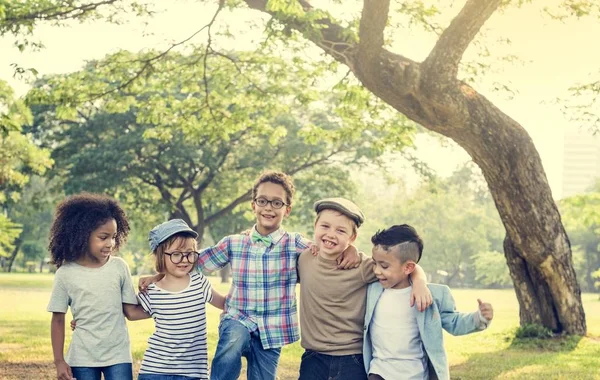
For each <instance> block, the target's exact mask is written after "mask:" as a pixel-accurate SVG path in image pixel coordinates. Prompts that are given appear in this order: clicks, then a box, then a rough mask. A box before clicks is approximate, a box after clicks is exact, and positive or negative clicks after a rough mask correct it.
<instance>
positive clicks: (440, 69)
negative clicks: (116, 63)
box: [131, 0, 596, 334]
mask: <svg viewBox="0 0 600 380" xmlns="http://www.w3.org/2000/svg"><path fill="white" fill-rule="evenodd" d="M243 3H245V5H247V6H248V7H249V8H250V9H254V10H258V11H261V12H264V13H266V14H268V15H270V16H271V19H270V20H269V21H268V22H267V26H268V31H269V34H270V36H276V37H282V38H283V39H286V40H287V39H289V38H290V37H291V38H292V39H294V38H298V36H302V37H304V38H306V39H307V40H309V41H312V43H314V44H315V45H316V46H318V47H319V48H320V49H322V51H323V52H325V53H326V54H327V55H329V56H330V57H331V58H333V59H334V60H335V61H337V62H339V63H341V64H343V65H346V66H348V68H349V69H350V70H351V71H352V73H353V74H354V76H355V77H356V78H357V79H358V80H359V81H360V82H361V83H362V84H363V85H364V86H365V88H367V89H368V90H369V91H371V92H372V93H373V94H375V95H376V96H377V97H379V98H380V99H382V100H383V101H384V102H386V103H387V104H389V105H390V106H392V107H393V108H395V109H396V110H397V111H399V112H400V113H402V114H404V115H406V116H407V117H408V118H409V119H411V120H413V121H415V122H417V123H419V124H420V125H422V126H423V127H425V128H427V129H430V130H432V131H435V132H438V133H441V134H442V135H444V136H447V137H449V138H451V139H453V140H454V141H456V142H457V143H458V144H459V145H460V146H461V147H463V148H464V149H465V150H466V151H467V153H468V154H469V155H470V156H471V157H472V158H473V160H474V162H475V163H476V164H477V165H478V166H479V167H480V168H481V170H482V172H483V175H484V177H485V179H486V182H487V184H488V186H489V189H490V191H491V193H492V196H493V199H494V202H495V204H496V207H497V209H498V212H499V214H500V217H501V219H502V222H503V224H504V227H505V229H506V238H505V242H504V253H505V256H506V260H507V263H508V266H509V269H510V273H511V277H512V280H513V282H514V284H515V289H516V293H517V298H518V300H519V305H520V316H521V323H522V324H525V323H539V324H542V325H544V326H546V327H548V328H551V329H552V330H554V331H556V332H560V331H564V332H566V333H568V334H585V332H586V325H585V315H584V311H583V307H582V305H581V297H580V288H579V286H578V284H577V280H576V275H575V272H574V269H573V264H572V255H571V249H570V245H569V241H568V238H567V235H566V233H565V230H564V227H563V225H562V222H561V220H560V215H559V213H558V209H557V207H556V205H555V203H554V201H553V199H552V195H551V192H550V188H549V186H548V181H547V178H546V175H545V172H544V169H543V167H542V164H541V160H540V158H539V155H538V153H537V151H536V149H535V147H534V145H533V142H532V141H531V138H530V137H529V136H528V134H527V133H526V131H525V130H524V129H523V128H522V127H521V126H520V125H519V124H518V123H517V122H516V121H515V120H513V119H511V118H510V117H509V116H508V115H506V114H505V113H503V112H502V111H500V110H499V109H498V108H497V107H495V106H494V105H493V104H492V103H491V102H490V101H489V100H487V99H486V98H485V97H484V96H482V95H481V94H479V93H478V92H477V91H476V90H475V89H474V88H473V87H472V86H470V85H468V84H467V83H465V82H464V81H463V80H461V78H459V75H462V73H460V74H459V68H461V67H460V65H461V62H462V59H463V54H464V52H465V50H466V49H467V48H468V47H469V46H470V45H472V42H473V40H474V38H475V37H476V36H477V34H478V33H479V31H480V29H481V27H482V26H483V25H484V24H485V22H486V21H487V20H488V18H489V17H490V16H492V14H494V13H495V12H496V11H497V10H498V8H499V7H500V5H501V4H503V5H504V6H507V5H510V4H511V2H510V1H501V0H467V1H466V3H465V4H464V6H463V8H462V10H461V11H460V12H459V13H458V14H457V16H456V17H455V18H454V19H453V20H452V22H450V23H449V25H448V26H447V27H441V26H440V25H438V24H435V23H431V17H430V16H432V15H434V16H435V15H436V14H437V9H436V8H435V7H426V6H424V5H423V3H421V2H416V3H414V4H413V3H408V4H407V3H400V4H398V9H394V11H396V10H398V11H399V13H400V14H404V15H407V16H408V17H409V20H410V22H417V23H419V24H421V25H427V26H428V27H429V29H430V30H432V31H434V32H438V33H439V39H438V41H437V43H436V44H435V46H434V47H433V49H432V50H431V52H430V54H429V55H428V57H427V58H426V59H424V60H423V61H422V62H416V61H414V60H411V59H409V58H407V57H405V56H403V55H400V54H397V53H394V52H392V51H390V50H389V49H388V46H389V42H390V39H387V38H386V37H387V36H385V32H386V27H388V25H393V23H390V22H389V15H390V1H389V0H384V1H380V0H367V1H364V5H363V10H362V13H361V14H360V16H359V17H358V18H357V19H356V20H344V21H343V22H339V21H338V20H335V19H334V18H333V17H332V16H331V15H330V14H329V13H327V12H326V11H324V10H321V9H316V8H314V7H313V6H311V5H310V4H309V3H308V2H306V1H304V0H294V1H287V0H245V1H244V2H243ZM514 3H518V4H521V3H522V2H521V1H519V2H514ZM562 3H563V4H564V5H566V6H567V9H581V8H582V7H585V6H589V7H591V8H592V9H596V6H594V4H595V2H593V1H586V0H583V1H577V2H575V1H571V0H565V1H563V2H562ZM582 4H583V5H582ZM225 5H227V6H229V7H239V6H241V5H242V3H241V2H227V3H226V2H225V1H224V0H221V1H219V7H218V11H217V14H218V13H219V12H220V11H221V10H222V9H223V7H224V6H225ZM217 14H215V17H214V18H213V21H211V23H210V24H209V25H207V26H206V27H207V28H208V30H209V33H208V36H209V46H210V41H211V34H210V26H211V25H212V24H213V22H214V19H215V18H216V16H217ZM206 27H205V28H206ZM388 31H389V30H388ZM174 46H175V45H174ZM169 50H170V49H169ZM158 57H160V56H158ZM153 62H154V61H153V60H147V61H146V64H145V65H144V66H143V69H142V70H141V71H133V72H131V79H132V80H135V79H136V78H139V77H140V76H141V72H143V71H145V69H146V68H148V67H151V66H152V63H153Z"/></svg>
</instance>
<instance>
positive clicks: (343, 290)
mask: <svg viewBox="0 0 600 380" xmlns="http://www.w3.org/2000/svg"><path fill="white" fill-rule="evenodd" d="M314 207H315V211H316V213H317V216H316V220H315V234H314V244H315V245H316V247H317V249H318V254H317V255H316V256H315V255H313V254H312V253H311V251H310V249H308V250H306V251H304V252H303V253H302V254H301V255H300V258H299V259H298V274H299V277H300V334H301V344H302V347H303V348H304V349H305V352H304V354H303V355H302V361H301V364H300V380H321V379H323V380H327V379H329V378H330V377H331V376H333V377H334V378H336V379H344V380H366V379H367V373H366V371H365V366H364V362H363V355H362V349H363V324H364V318H365V306H366V295H367V285H368V284H369V283H373V282H376V281H377V278H376V276H375V274H374V272H373V267H374V262H373V260H372V259H371V258H370V257H368V256H366V255H364V253H361V255H362V261H361V263H360V266H359V268H358V270H348V271H339V270H337V263H336V259H337V258H338V257H339V256H340V255H341V253H342V252H343V251H344V250H345V249H346V248H347V247H348V246H349V245H350V244H351V243H352V242H354V240H355V239H356V236H357V233H358V228H359V227H360V226H361V224H362V223H363V222H364V215H363V213H362V211H361V210H360V209H359V208H358V206H356V205H355V204H354V203H353V202H351V201H349V200H347V199H344V198H327V199H322V200H320V201H317V202H316V203H315V205H314ZM412 281H413V287H414V292H415V294H427V295H428V296H429V297H428V299H431V294H430V293H429V291H428V289H427V285H426V281H425V273H424V272H423V270H422V269H421V268H420V267H419V266H417V267H416V269H415V272H413V274H412ZM429 303H431V301H429ZM407 306H408V305H407ZM426 306H428V305H418V308H419V309H420V310H421V311H423V310H424V309H425V307H426Z"/></svg>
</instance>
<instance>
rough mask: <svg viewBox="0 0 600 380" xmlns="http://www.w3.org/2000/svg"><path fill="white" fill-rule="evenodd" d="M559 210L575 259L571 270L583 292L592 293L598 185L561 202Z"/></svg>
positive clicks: (599, 222) (598, 240) (598, 252)
mask: <svg viewBox="0 0 600 380" xmlns="http://www.w3.org/2000/svg"><path fill="white" fill-rule="evenodd" d="M559 207H560V212H561V214H562V217H563V220H564V223H565V228H566V229H567V231H568V232H569V237H570V238H571V244H572V246H573V247H574V256H575V257H576V258H578V259H579V260H575V264H576V266H575V269H576V270H578V275H579V278H580V279H581V282H582V286H583V288H584V289H585V290H586V291H593V290H595V286H594V283H595V281H596V280H595V279H594V277H593V272H594V271H596V270H598V269H600V212H599V211H598V210H599V207H600V183H597V184H596V185H595V186H594V187H593V188H592V192H590V193H587V194H581V195H575V196H572V197H569V198H565V199H562V200H561V201H560V203H559ZM577 264H578V265H577Z"/></svg>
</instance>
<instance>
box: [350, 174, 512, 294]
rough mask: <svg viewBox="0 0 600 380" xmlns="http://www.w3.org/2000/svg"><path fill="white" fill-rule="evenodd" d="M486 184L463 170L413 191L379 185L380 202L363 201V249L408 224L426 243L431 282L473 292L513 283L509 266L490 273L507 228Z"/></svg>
mask: <svg viewBox="0 0 600 380" xmlns="http://www.w3.org/2000/svg"><path fill="white" fill-rule="evenodd" d="M482 182H483V185H485V182H484V181H483V180H482V178H481V173H480V172H479V173H478V171H477V170H476V168H474V167H473V165H465V166H464V167H462V168H460V169H459V170H457V171H455V172H454V173H453V174H452V175H451V176H450V177H448V178H438V177H433V178H432V179H430V180H429V181H427V182H425V183H423V184H421V185H420V186H419V187H417V188H416V189H414V190H412V191H410V192H409V191H407V190H405V189H403V187H402V186H398V185H393V184H390V185H388V186H387V187H386V186H383V185H379V186H381V188H382V189H385V191H384V193H385V194H382V195H381V196H376V199H377V200H378V202H373V201H372V199H373V198H372V196H371V194H369V195H367V196H365V197H363V198H359V204H361V205H364V206H363V207H364V209H365V210H364V211H365V213H366V216H367V222H366V223H365V226H364V227H361V231H360V234H359V240H358V244H359V247H360V248H362V249H363V250H366V251H368V250H370V247H371V244H370V241H369V239H370V237H371V236H372V235H373V233H374V232H375V231H376V230H378V229H381V228H385V227H389V226H390V225H394V224H401V223H407V224H410V225H412V226H414V227H415V228H416V229H417V231H418V232H419V234H420V235H421V236H422V238H423V240H424V241H425V249H424V253H423V258H422V261H421V264H422V265H423V267H424V268H426V272H427V273H429V274H430V275H431V281H433V282H444V283H446V284H448V285H452V286H470V287H474V286H475V287H477V286H506V285H508V284H510V276H509V275H508V268H507V267H506V265H501V266H500V268H499V269H500V270H498V269H495V270H493V271H489V269H490V266H492V265H496V266H498V259H500V260H503V256H502V254H501V253H500V251H501V250H502V237H503V229H502V224H501V222H500V219H499V218H498V214H497V213H496V212H495V209H494V204H493V201H492V200H491V198H490V196H489V192H487V189H485V188H481V185H482ZM369 183H375V180H372V179H370V180H369ZM382 200H385V201H382ZM501 262H502V261H501ZM507 282H508V283H507Z"/></svg>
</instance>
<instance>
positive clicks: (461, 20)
mask: <svg viewBox="0 0 600 380" xmlns="http://www.w3.org/2000/svg"><path fill="white" fill-rule="evenodd" d="M501 2H502V0H467V3H466V4H465V6H464V7H463V9H462V10H461V11H460V13H459V14H458V15H457V16H456V17H455V18H454V20H452V22H451V23H450V25H449V26H448V28H446V30H444V32H443V33H442V35H441V36H440V39H439V40H438V41H437V43H436V44H435V46H434V47H433V49H432V50H431V53H429V56H428V57H427V59H425V61H424V62H423V65H422V66H421V68H422V72H423V73H426V75H427V76H428V77H429V78H430V79H431V80H432V81H436V82H441V83H442V84H445V83H450V82H452V81H454V80H455V79H456V76H457V73H458V64H459V63H460V61H461V59H462V57H463V54H464V53H465V51H466V50H467V48H468V47H469V44H470V43H471V41H473V38H475V36H476V35H477V33H478V32H479V29H481V27H482V26H483V24H485V22H486V21H487V20H488V19H489V18H490V17H491V16H492V14H493V13H494V12H495V11H496V9H498V6H499V5H500V3H501Z"/></svg>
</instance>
